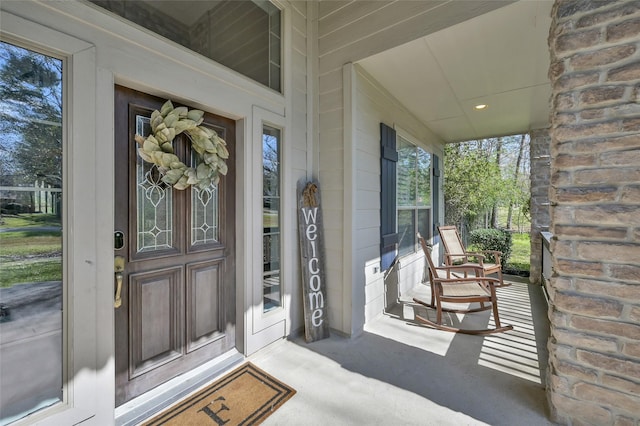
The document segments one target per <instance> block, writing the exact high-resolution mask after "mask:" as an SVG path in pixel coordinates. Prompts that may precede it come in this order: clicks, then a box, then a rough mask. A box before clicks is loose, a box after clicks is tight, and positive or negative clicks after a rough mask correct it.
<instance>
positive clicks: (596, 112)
mask: <svg viewBox="0 0 640 426" xmlns="http://www.w3.org/2000/svg"><path fill="white" fill-rule="evenodd" d="M607 112H608V108H594V109H585V110H584V111H580V116H579V117H580V120H581V121H588V120H601V119H603V118H605V117H606V116H607Z"/></svg>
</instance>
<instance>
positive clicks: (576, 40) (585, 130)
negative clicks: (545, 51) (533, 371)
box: [547, 0, 640, 425]
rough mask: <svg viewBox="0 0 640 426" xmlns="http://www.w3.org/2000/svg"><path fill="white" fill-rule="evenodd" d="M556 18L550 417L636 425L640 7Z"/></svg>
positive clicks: (562, 0)
mask: <svg viewBox="0 0 640 426" xmlns="http://www.w3.org/2000/svg"><path fill="white" fill-rule="evenodd" d="M552 18H553V24H552V26H551V30H550V36H549V47H550V53H551V67H550V70H549V76H550V78H551V82H552V110H553V113H552V125H551V130H550V135H551V138H552V143H551V188H550V192H549V196H550V201H551V229H550V230H551V232H552V233H553V234H554V239H553V241H552V244H551V250H552V253H553V268H554V273H553V277H552V279H551V292H550V296H551V303H550V309H549V316H550V320H551V339H550V341H549V355H550V357H549V358H550V359H549V367H550V368H549V370H548V379H549V380H548V382H547V386H548V396H549V401H550V405H551V410H552V416H553V420H554V421H557V422H559V423H563V424H572V425H575V424H604V425H639V424H640V1H637V0H636V1H630V0H628V1H610V0H607V1H593V0H591V1H590V0H556V3H555V5H554V8H553V11H552Z"/></svg>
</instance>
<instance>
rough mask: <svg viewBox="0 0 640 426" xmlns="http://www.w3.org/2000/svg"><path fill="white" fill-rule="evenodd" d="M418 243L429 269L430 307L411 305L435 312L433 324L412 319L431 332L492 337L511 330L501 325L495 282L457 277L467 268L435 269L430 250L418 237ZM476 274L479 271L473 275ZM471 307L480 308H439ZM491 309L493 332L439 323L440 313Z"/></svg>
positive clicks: (510, 327)
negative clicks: (448, 305) (453, 306)
mask: <svg viewBox="0 0 640 426" xmlns="http://www.w3.org/2000/svg"><path fill="white" fill-rule="evenodd" d="M418 240H419V241H420V245H421V246H422V251H423V253H424V256H425V257H426V259H427V263H428V265H429V282H430V283H431V303H427V302H424V301H422V300H420V299H417V298H414V299H413V301H414V302H416V303H418V304H420V305H423V306H426V307H428V308H432V309H435V310H436V321H435V322H434V321H430V320H429V319H427V318H425V317H422V316H420V315H416V319H417V320H418V321H419V322H421V323H423V324H425V325H427V326H430V327H433V328H436V329H439V330H444V331H450V332H453V333H462V334H492V333H501V332H503V331H508V330H513V326H512V325H504V326H503V325H502V324H501V323H500V317H499V314H498V298H497V296H496V287H497V284H498V283H499V281H498V280H497V279H495V278H489V277H484V276H481V275H480V276H475V277H459V276H456V275H455V273H456V272H460V271H461V270H462V271H463V270H465V269H466V270H469V266H468V265H461V266H442V267H436V266H435V265H434V264H433V260H431V247H430V246H429V245H428V244H427V243H426V242H425V240H424V238H422V236H421V235H420V234H419V233H418ZM477 272H478V273H479V272H480V271H477ZM443 302H445V303H465V304H468V303H474V302H477V303H479V304H480V307H479V308H468V309H448V308H444V307H443V306H442V303H443ZM492 308H493V319H494V322H495V328H485V329H463V328H456V327H453V326H448V325H445V324H443V322H442V313H443V312H454V313H472V312H480V311H485V310H488V309H492Z"/></svg>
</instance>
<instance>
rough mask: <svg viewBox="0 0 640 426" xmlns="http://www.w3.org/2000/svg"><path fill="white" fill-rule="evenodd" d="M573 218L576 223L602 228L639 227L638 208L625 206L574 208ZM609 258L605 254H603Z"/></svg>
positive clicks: (603, 205) (639, 216)
mask: <svg viewBox="0 0 640 426" xmlns="http://www.w3.org/2000/svg"><path fill="white" fill-rule="evenodd" d="M573 217H574V218H575V221H576V223H581V224H584V225H602V226H620V225H622V226H640V215H639V214H638V208H637V206H634V205H625V204H620V205H618V204H610V205H607V204H602V205H596V206H585V207H575V208H574V210H573ZM603 255H606V256H607V258H609V255H608V254H607V253H603Z"/></svg>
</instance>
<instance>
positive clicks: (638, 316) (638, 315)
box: [629, 306, 640, 337]
mask: <svg viewBox="0 0 640 426" xmlns="http://www.w3.org/2000/svg"><path fill="white" fill-rule="evenodd" d="M629 318H630V319H631V320H633V321H637V322H640V306H634V307H633V308H631V311H630V313H629ZM636 337H637V336H636Z"/></svg>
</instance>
